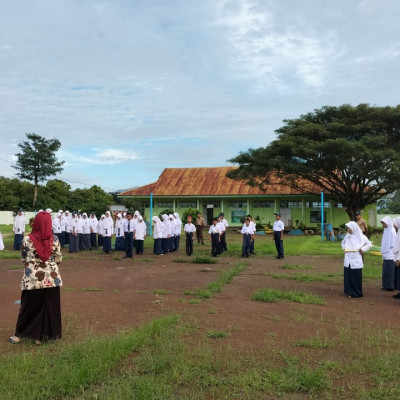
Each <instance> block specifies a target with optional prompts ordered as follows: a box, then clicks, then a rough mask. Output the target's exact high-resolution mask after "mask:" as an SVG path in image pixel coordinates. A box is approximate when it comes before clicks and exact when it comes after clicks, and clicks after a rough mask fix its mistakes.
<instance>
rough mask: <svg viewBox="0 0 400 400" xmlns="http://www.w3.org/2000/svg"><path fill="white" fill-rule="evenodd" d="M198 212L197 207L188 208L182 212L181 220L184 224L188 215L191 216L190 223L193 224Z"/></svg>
mask: <svg viewBox="0 0 400 400" xmlns="http://www.w3.org/2000/svg"><path fill="white" fill-rule="evenodd" d="M198 213H200V214H201V211H200V210H198V209H197V208H188V209H187V210H185V211H183V212H182V216H181V220H182V223H183V224H186V222H187V219H188V216H189V215H191V216H192V223H193V224H194V223H195V222H196V218H197V214H198Z"/></svg>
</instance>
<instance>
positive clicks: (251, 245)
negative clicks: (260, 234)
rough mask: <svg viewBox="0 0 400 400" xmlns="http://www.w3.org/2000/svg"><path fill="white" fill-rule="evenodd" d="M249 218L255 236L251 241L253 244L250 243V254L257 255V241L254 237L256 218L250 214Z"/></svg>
mask: <svg viewBox="0 0 400 400" xmlns="http://www.w3.org/2000/svg"><path fill="white" fill-rule="evenodd" d="M247 218H248V219H249V221H250V223H249V225H250V226H251V228H252V231H253V232H252V234H253V236H252V239H251V242H250V254H253V255H256V253H255V252H254V239H255V236H254V235H255V234H256V222H255V220H254V218H253V217H252V216H251V215H250V214H249V215H248V216H247Z"/></svg>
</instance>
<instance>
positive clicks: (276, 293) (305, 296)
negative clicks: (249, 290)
mask: <svg viewBox="0 0 400 400" xmlns="http://www.w3.org/2000/svg"><path fill="white" fill-rule="evenodd" d="M251 299H252V300H255V301H266V302H269V303H273V302H275V301H278V300H285V301H290V302H294V303H302V304H317V305H325V301H324V300H323V299H321V297H320V296H317V295H315V294H310V293H304V292H302V291H291V290H277V289H259V290H256V291H255V292H254V293H253V294H252V296H251Z"/></svg>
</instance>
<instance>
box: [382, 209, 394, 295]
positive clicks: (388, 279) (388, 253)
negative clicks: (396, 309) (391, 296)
mask: <svg viewBox="0 0 400 400" xmlns="http://www.w3.org/2000/svg"><path fill="white" fill-rule="evenodd" d="M381 224H382V226H383V235H382V242H381V253H382V258H383V268H382V290H387V291H390V292H391V291H393V290H394V273H395V262H394V246H395V242H396V230H395V229H394V227H393V221H392V219H391V218H390V217H383V218H382V219H381Z"/></svg>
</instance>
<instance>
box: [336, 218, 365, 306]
mask: <svg viewBox="0 0 400 400" xmlns="http://www.w3.org/2000/svg"><path fill="white" fill-rule="evenodd" d="M346 229H347V234H346V236H345V237H344V239H343V240H342V249H343V251H344V294H345V295H347V296H349V297H353V298H356V297H363V291H362V269H363V266H364V263H363V257H362V255H363V254H364V253H365V252H366V251H368V250H369V249H370V248H371V246H372V243H371V242H370V241H369V240H368V238H367V237H366V236H365V235H364V234H363V233H362V232H361V229H360V227H359V226H358V225H357V223H356V222H354V221H350V222H348V223H347V224H346Z"/></svg>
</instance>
